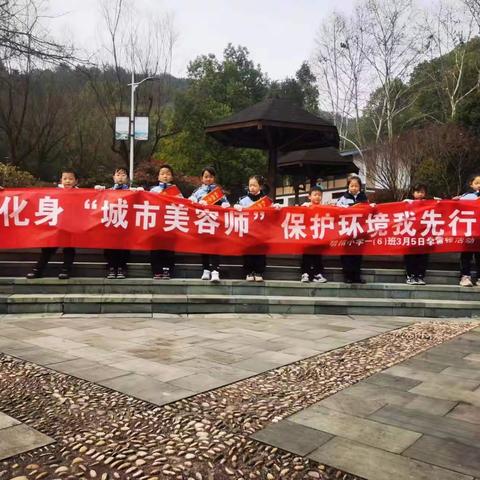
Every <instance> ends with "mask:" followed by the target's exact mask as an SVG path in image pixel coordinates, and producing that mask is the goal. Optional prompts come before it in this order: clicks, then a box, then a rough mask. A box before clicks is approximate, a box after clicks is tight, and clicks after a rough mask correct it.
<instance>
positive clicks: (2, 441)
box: [0, 412, 55, 460]
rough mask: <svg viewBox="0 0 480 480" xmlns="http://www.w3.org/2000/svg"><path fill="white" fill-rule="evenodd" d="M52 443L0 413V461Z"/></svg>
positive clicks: (37, 432)
mask: <svg viewBox="0 0 480 480" xmlns="http://www.w3.org/2000/svg"><path fill="white" fill-rule="evenodd" d="M54 442H55V440H54V439H53V438H50V437H48V436H47V435H44V434H43V433H40V432H39V431H37V430H35V429H33V428H31V427H29V426H27V425H24V424H22V423H21V422H19V421H18V420H16V419H15V418H12V417H10V416H8V415H5V414H4V413H2V412H0V460H4V459H6V458H9V457H12V456H13V455H18V454H19V453H23V452H28V451H29V450H33V449H34V448H38V447H43V446H45V445H49V444H51V443H54Z"/></svg>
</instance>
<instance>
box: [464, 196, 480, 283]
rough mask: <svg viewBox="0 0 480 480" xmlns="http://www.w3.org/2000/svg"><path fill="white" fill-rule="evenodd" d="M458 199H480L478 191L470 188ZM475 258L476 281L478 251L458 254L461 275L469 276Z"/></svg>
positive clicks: (479, 265) (479, 261)
mask: <svg viewBox="0 0 480 480" xmlns="http://www.w3.org/2000/svg"><path fill="white" fill-rule="evenodd" d="M460 200H478V201H480V192H477V191H476V190H472V189H470V190H469V191H468V192H466V193H464V194H463V195H462V196H461V197H460ZM473 259H474V260H475V265H476V269H477V282H478V281H479V279H480V252H462V253H461V254H460V274H461V275H462V277H463V276H467V277H471V275H472V260H473Z"/></svg>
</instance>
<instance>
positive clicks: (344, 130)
mask: <svg viewBox="0 0 480 480" xmlns="http://www.w3.org/2000/svg"><path fill="white" fill-rule="evenodd" d="M360 14H361V10H359V9H357V10H356V14H355V15H354V16H352V17H351V18H346V17H345V16H343V15H341V14H338V13H334V14H333V15H331V16H330V17H329V18H327V19H325V21H324V22H323V23H322V24H321V26H320V28H319V31H318V33H317V36H316V39H315V51H314V54H313V61H312V63H313V65H314V68H315V74H316V76H317V81H318V83H319V90H320V104H321V108H322V109H323V110H326V111H328V112H330V113H331V115H332V119H333V121H334V123H335V125H336V126H337V128H338V130H339V134H340V137H341V138H342V143H343V145H344V146H345V143H348V142H351V141H352V139H351V138H349V137H350V135H351V133H353V134H354V135H355V136H356V141H357V142H359V143H362V141H363V139H362V134H361V131H360V122H359V120H360V116H361V104H362V100H363V98H362V94H363V93H364V92H362V91H361V88H360V85H361V82H362V80H363V76H362V75H363V73H364V67H365V57H364V53H363V42H364V31H363V28H362V27H361V18H360V17H359V15H360ZM352 123H353V129H352V125H351V124H352Z"/></svg>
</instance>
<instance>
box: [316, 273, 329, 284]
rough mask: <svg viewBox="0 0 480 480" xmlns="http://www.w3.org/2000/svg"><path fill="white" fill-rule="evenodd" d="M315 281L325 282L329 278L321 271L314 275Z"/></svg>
mask: <svg viewBox="0 0 480 480" xmlns="http://www.w3.org/2000/svg"><path fill="white" fill-rule="evenodd" d="M313 281H314V282H317V283H325V282H327V281H328V280H327V279H326V278H325V277H324V276H323V275H322V274H321V273H319V274H318V275H315V276H314V277H313Z"/></svg>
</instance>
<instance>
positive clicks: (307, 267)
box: [300, 185, 327, 283]
mask: <svg viewBox="0 0 480 480" xmlns="http://www.w3.org/2000/svg"><path fill="white" fill-rule="evenodd" d="M322 196H323V191H322V187H321V186H320V185H315V186H313V187H312V188H311V189H310V193H309V195H308V200H309V201H308V202H305V203H304V204H303V205H302V207H311V208H315V207H319V206H321V205H322ZM323 273H324V269H323V261H322V256H321V255H317V254H308V253H304V254H303V255H302V276H301V278H300V281H301V282H303V283H307V282H309V281H310V279H312V280H313V281H314V282H317V283H325V282H326V281H327V279H326V278H325V277H324V276H323Z"/></svg>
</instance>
